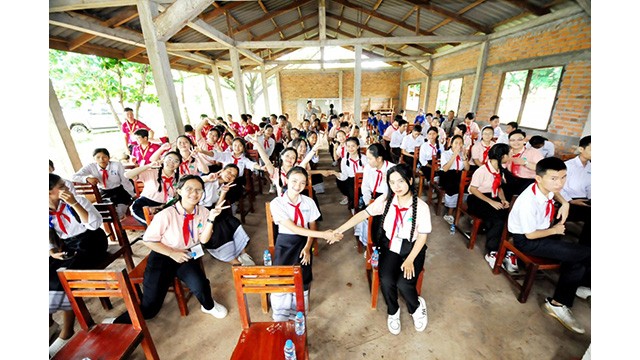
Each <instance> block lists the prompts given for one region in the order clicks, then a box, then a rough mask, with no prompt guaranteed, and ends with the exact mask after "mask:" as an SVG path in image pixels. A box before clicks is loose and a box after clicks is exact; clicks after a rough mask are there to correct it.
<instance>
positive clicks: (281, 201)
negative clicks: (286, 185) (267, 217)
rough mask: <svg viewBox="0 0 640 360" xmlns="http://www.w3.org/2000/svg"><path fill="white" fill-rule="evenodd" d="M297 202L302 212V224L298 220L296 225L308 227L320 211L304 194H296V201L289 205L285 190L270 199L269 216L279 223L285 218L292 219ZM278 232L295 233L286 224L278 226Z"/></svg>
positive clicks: (318, 215)
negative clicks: (280, 194)
mask: <svg viewBox="0 0 640 360" xmlns="http://www.w3.org/2000/svg"><path fill="white" fill-rule="evenodd" d="M298 204H299V205H300V212H301V213H302V218H303V221H302V223H303V224H302V225H303V226H300V222H299V221H298V222H296V225H298V226H300V227H304V228H307V229H308V228H309V223H310V222H314V221H316V220H317V219H318V218H319V217H320V211H318V207H317V206H316V203H315V202H313V199H311V198H310V197H308V196H305V195H298V202H297V203H296V204H293V205H291V201H290V200H289V197H288V196H287V193H286V192H285V193H284V194H282V196H278V197H276V198H275V199H273V200H271V216H272V217H273V222H274V223H276V224H277V225H280V222H281V221H284V220H287V219H289V220H291V221H294V220H295V213H296V210H295V206H297V205H298ZM278 232H279V233H281V234H290V235H295V233H294V232H293V231H291V230H289V229H288V228H287V227H286V226H280V227H279V228H278Z"/></svg>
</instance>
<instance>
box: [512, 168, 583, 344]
mask: <svg viewBox="0 0 640 360" xmlns="http://www.w3.org/2000/svg"><path fill="white" fill-rule="evenodd" d="M566 176H567V169H566V165H565V164H564V162H562V160H560V159H558V158H555V157H550V158H546V159H542V160H540V161H538V163H537V165H536V178H535V183H533V184H531V185H529V186H528V187H527V188H526V189H525V190H524V191H523V192H522V193H521V194H520V196H518V198H517V199H516V201H515V203H514V205H513V209H512V210H511V212H510V213H509V220H508V228H509V232H510V233H512V234H513V243H514V245H515V246H516V248H518V250H520V251H522V252H523V253H525V254H528V255H532V256H539V257H543V258H547V259H551V260H556V261H560V262H561V265H560V277H559V278H558V282H557V283H556V287H555V291H554V294H553V296H552V297H548V298H547V299H546V300H545V303H544V305H543V306H542V309H543V310H544V311H545V312H546V313H547V314H549V315H550V316H552V317H554V318H556V319H557V320H558V321H560V322H561V323H562V325H564V326H565V327H566V328H568V329H569V330H571V331H574V332H576V333H578V334H584V332H585V330H584V327H583V326H582V325H581V324H580V323H579V322H578V321H577V320H576V319H575V317H574V316H573V314H572V312H571V309H570V308H571V307H572V306H573V302H574V300H575V297H576V295H579V296H584V295H586V294H590V292H591V290H590V287H591V247H589V246H584V245H582V244H576V243H572V242H566V241H563V240H562V235H564V232H565V225H564V223H565V221H566V217H565V214H567V212H568V211H567V210H568V208H569V203H568V202H566V200H564V199H562V197H561V196H560V197H559V196H557V194H558V193H559V192H560V191H561V190H562V188H563V186H564V183H565V182H566ZM554 198H556V199H557V200H560V201H561V202H562V206H561V207H560V209H559V212H558V213H559V214H558V216H556V214H555V213H556V212H555V207H554V204H553V199H554ZM563 200H564V201H563ZM558 219H559V220H560V221H558V222H556V221H557V220H558Z"/></svg>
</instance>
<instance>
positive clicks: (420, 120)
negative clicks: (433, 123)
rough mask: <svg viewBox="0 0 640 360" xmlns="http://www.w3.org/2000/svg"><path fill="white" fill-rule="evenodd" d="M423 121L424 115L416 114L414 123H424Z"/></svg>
mask: <svg viewBox="0 0 640 360" xmlns="http://www.w3.org/2000/svg"><path fill="white" fill-rule="evenodd" d="M423 122H424V115H418V116H416V120H415V121H414V122H413V123H414V124H420V125H422V123H423Z"/></svg>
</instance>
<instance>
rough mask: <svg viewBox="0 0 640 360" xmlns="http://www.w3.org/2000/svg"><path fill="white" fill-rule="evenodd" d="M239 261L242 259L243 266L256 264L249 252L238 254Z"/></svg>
mask: <svg viewBox="0 0 640 360" xmlns="http://www.w3.org/2000/svg"><path fill="white" fill-rule="evenodd" d="M238 261H240V264H242V266H253V265H255V264H256V262H255V261H253V258H252V257H251V255H249V254H247V253H242V254H240V256H238Z"/></svg>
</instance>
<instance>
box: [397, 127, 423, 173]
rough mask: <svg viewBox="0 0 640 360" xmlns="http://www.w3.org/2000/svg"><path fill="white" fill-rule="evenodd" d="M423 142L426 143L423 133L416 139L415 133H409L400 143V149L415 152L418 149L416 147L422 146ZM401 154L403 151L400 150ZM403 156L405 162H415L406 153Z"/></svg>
mask: <svg viewBox="0 0 640 360" xmlns="http://www.w3.org/2000/svg"><path fill="white" fill-rule="evenodd" d="M422 144H424V137H423V136H422V135H418V137H416V138H415V139H414V138H413V133H411V134H409V135H406V136H405V137H404V138H403V139H402V143H401V144H400V149H401V150H404V151H406V152H408V153H410V154H413V152H414V151H415V150H416V147H418V146H421V145H422ZM400 154H402V151H400ZM402 157H403V158H404V162H405V164H408V165H411V164H413V158H412V157H410V156H405V155H402Z"/></svg>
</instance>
